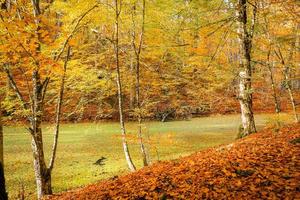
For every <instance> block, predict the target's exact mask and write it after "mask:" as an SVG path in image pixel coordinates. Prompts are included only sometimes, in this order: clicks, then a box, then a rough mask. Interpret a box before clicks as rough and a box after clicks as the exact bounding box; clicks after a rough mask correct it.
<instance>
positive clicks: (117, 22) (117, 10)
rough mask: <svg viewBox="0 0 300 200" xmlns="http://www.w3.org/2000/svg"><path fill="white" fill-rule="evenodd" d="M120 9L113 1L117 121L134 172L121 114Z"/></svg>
mask: <svg viewBox="0 0 300 200" xmlns="http://www.w3.org/2000/svg"><path fill="white" fill-rule="evenodd" d="M121 9H122V0H114V10H115V35H114V41H113V47H114V52H115V65H116V74H117V77H116V79H117V80H116V82H117V88H118V104H119V117H120V118H119V120H120V126H121V134H122V144H123V149H124V154H125V158H126V162H127V164H128V167H129V169H130V170H131V171H135V169H136V168H135V165H134V164H133V161H132V158H131V155H130V152H129V148H128V144H127V140H126V129H125V122H124V112H123V92H122V90H123V89H122V79H121V73H120V67H121V66H120V60H119V54H120V52H119V50H120V46H119V40H120V38H119V31H120V14H121Z"/></svg>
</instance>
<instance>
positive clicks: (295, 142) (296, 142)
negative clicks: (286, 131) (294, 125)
mask: <svg viewBox="0 0 300 200" xmlns="http://www.w3.org/2000/svg"><path fill="white" fill-rule="evenodd" d="M290 143H291V144H299V143H300V137H298V138H295V139H293V140H291V141H290Z"/></svg>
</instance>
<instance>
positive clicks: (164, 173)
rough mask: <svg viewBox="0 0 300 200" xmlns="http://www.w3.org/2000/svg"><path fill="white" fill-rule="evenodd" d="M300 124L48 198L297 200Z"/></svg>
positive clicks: (270, 130)
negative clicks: (296, 140)
mask: <svg viewBox="0 0 300 200" xmlns="http://www.w3.org/2000/svg"><path fill="white" fill-rule="evenodd" d="M299 136H300V125H299V124H298V125H293V126H287V127H285V128H282V129H281V130H280V131H279V133H278V134H274V133H273V131H272V129H266V130H264V131H262V132H261V133H258V134H253V135H251V136H249V137H247V138H245V139H243V140H239V141H237V142H236V143H235V145H233V146H232V148H230V149H226V148H224V149H223V150H222V151H218V150H217V148H215V149H208V150H206V151H203V152H200V153H196V154H193V155H191V156H189V157H186V158H183V159H180V160H179V161H172V162H162V163H156V164H154V165H152V166H150V167H146V168H144V169H142V170H140V171H138V172H136V173H132V174H129V175H127V176H124V177H121V178H118V179H116V180H109V181H104V182H101V183H99V184H95V185H91V186H88V187H86V188H83V189H79V190H77V191H73V192H67V193H64V194H61V195H58V196H52V197H49V199H74V198H76V199H297V198H299V197H300V196H299V183H300V160H299V158H300V144H299V143H295V144H294V143H293V144H291V143H290V141H291V140H293V139H295V138H299Z"/></svg>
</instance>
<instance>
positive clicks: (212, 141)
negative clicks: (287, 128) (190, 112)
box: [4, 115, 291, 199]
mask: <svg viewBox="0 0 300 200" xmlns="http://www.w3.org/2000/svg"><path fill="white" fill-rule="evenodd" d="M280 117H281V118H282V119H284V120H287V121H289V120H290V119H291V117H290V116H288V115H281V116H280ZM277 118H278V117H276V119H277ZM272 120H274V116H273V115H257V116H256V123H257V125H258V127H259V128H261V127H262V126H264V125H265V124H266V123H270V122H272ZM239 125H240V119H239V116H238V115H229V116H213V117H204V118H195V119H192V120H190V121H174V122H166V123H162V122H145V123H144V124H143V133H144V139H145V142H146V143H147V145H146V146H147V149H148V151H149V152H150V157H151V160H152V162H156V161H157V160H158V159H160V160H166V159H176V158H178V157H179V156H184V155H188V154H190V153H192V152H195V151H198V150H201V149H204V148H207V147H211V146H215V145H219V144H226V143H230V142H232V141H234V139H235V137H236V134H237V130H238V127H239ZM43 129H44V140H45V144H44V145H45V152H46V156H47V158H48V157H49V152H50V148H51V144H52V128H51V126H44V128H43ZM127 129H128V134H129V136H128V138H129V144H130V151H131V153H132V156H133V160H134V162H135V163H136V165H137V166H138V167H139V168H140V167H141V163H142V160H141V158H140V153H139V147H138V145H137V142H136V124H135V123H127ZM4 131H5V132H4V134H5V170H6V179H7V185H8V192H9V196H10V197H11V199H16V198H17V195H18V193H19V190H20V187H21V185H23V186H24V189H25V193H26V196H27V197H28V198H29V199H35V182H34V174H33V167H32V153H31V147H30V136H29V134H28V133H27V132H26V130H25V129H24V128H23V127H6V128H5V129H4ZM119 135H120V131H119V124H118V123H112V122H103V123H97V124H96V123H83V124H64V125H62V128H61V134H60V137H59V146H58V153H57V160H56V163H55V167H54V171H53V176H52V178H53V189H54V192H60V191H64V190H67V189H70V188H76V187H80V186H83V185H86V184H89V183H93V182H96V181H99V180H101V179H106V178H109V177H113V176H115V175H119V174H123V173H127V167H126V162H125V160H124V156H123V151H122V146H121V137H120V136H119ZM102 156H104V157H106V158H107V160H106V161H105V165H104V166H98V165H94V164H93V163H94V162H95V161H96V160H98V159H99V158H100V157H102ZM47 161H48V160H47Z"/></svg>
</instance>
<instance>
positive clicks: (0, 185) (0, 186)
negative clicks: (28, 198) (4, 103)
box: [0, 102, 7, 200]
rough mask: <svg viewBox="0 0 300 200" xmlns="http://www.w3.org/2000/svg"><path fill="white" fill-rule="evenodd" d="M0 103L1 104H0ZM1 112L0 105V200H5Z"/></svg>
mask: <svg viewBox="0 0 300 200" xmlns="http://www.w3.org/2000/svg"><path fill="white" fill-rule="evenodd" d="M0 103H1V102H0ZM1 118H2V110H1V105H0V199H1V200H7V193H6V188H5V176H4V158H3V127H2V121H1V120H2V119H1Z"/></svg>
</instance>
